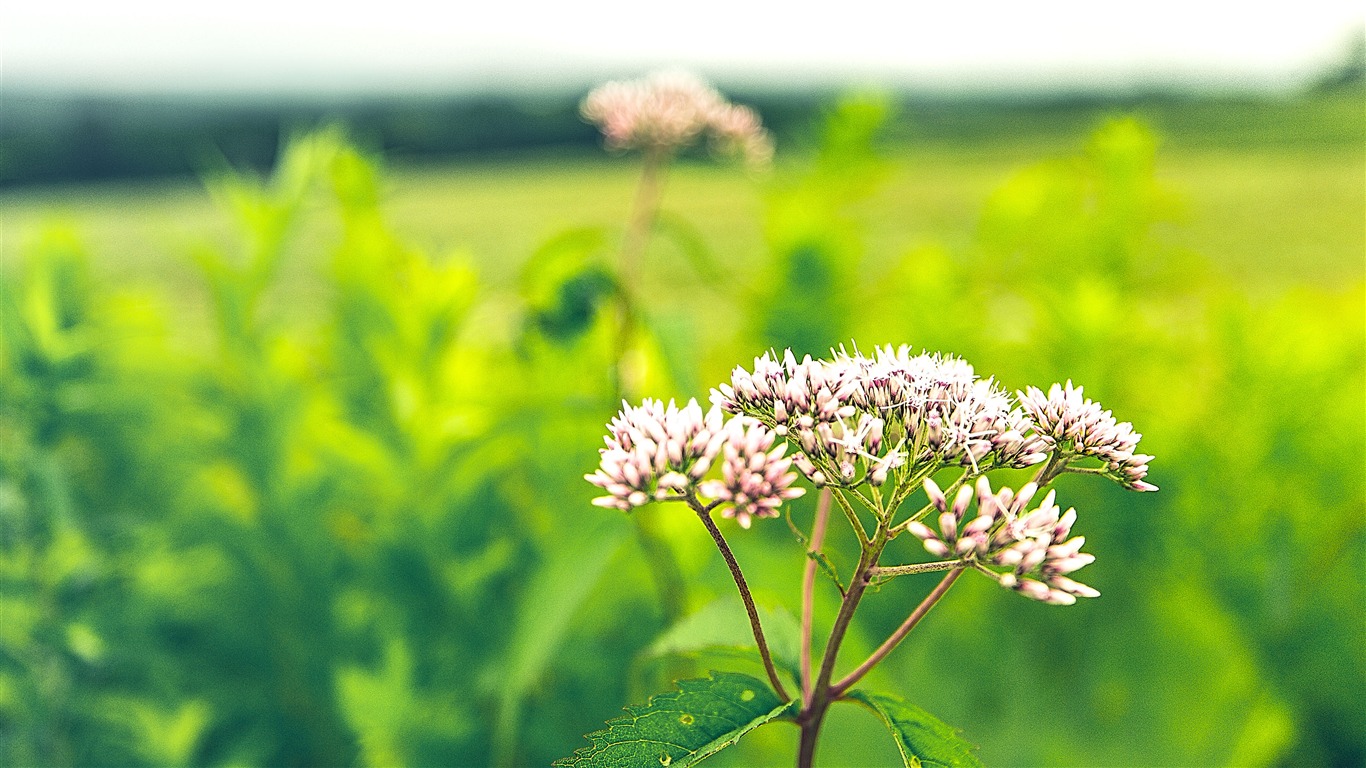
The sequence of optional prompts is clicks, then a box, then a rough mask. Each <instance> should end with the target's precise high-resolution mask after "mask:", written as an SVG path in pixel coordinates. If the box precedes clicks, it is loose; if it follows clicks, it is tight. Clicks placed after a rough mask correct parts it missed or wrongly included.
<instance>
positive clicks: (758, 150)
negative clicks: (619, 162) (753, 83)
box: [580, 71, 773, 164]
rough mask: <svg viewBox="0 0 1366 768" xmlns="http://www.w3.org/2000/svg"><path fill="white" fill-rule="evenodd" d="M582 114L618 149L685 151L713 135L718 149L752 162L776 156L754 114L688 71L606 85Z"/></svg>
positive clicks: (588, 99)
mask: <svg viewBox="0 0 1366 768" xmlns="http://www.w3.org/2000/svg"><path fill="white" fill-rule="evenodd" d="M580 112H581V114H582V115H583V117H584V119H585V120H587V121H589V122H591V123H593V124H595V125H597V126H598V128H599V129H600V130H601V131H602V134H603V136H604V137H605V138H606V140H607V145H608V146H609V147H611V148H613V149H658V150H674V149H680V148H682V147H686V146H688V145H689V144H692V143H693V141H695V140H696V139H697V138H698V137H699V136H701V135H702V134H703V133H707V134H709V135H710V137H711V140H712V142H713V145H714V146H715V147H716V148H717V149H720V150H722V151H727V152H736V153H739V154H741V155H743V156H744V157H745V158H746V160H747V161H749V162H750V163H752V164H762V163H765V162H767V161H768V160H769V159H770V158H771V157H772V155H773V143H772V140H771V138H770V137H769V134H768V131H766V130H764V127H763V125H762V124H761V123H760V121H759V116H758V114H757V113H755V112H754V110H752V109H750V108H749V107H745V106H741V105H738V104H732V103H730V102H728V101H726V99H725V97H724V96H722V95H721V94H720V93H718V92H717V91H716V89H714V88H712V87H711V86H709V85H707V84H706V83H705V82H703V81H702V80H700V79H698V78H697V77H696V76H694V75H692V74H690V73H687V72H680V71H663V72H655V73H653V74H650V75H646V76H645V77H643V78H640V79H639V80H628V81H613V82H609V83H605V84H603V85H601V86H598V87H597V88H595V89H593V91H592V92H591V93H589V94H588V96H587V97H586V98H585V99H584V101H583V104H582V105H581V108H580Z"/></svg>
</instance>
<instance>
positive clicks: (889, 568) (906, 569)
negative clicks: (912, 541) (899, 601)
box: [869, 560, 963, 577]
mask: <svg viewBox="0 0 1366 768" xmlns="http://www.w3.org/2000/svg"><path fill="white" fill-rule="evenodd" d="M962 565H963V561H962V560H939V561H935V562H933V563H915V564H913V565H879V566H875V567H874V568H872V569H871V570H870V571H869V573H870V574H871V575H872V576H874V577H876V576H909V575H912V574H916V573H935V572H937V571H949V570H953V569H954V568H959V567H962Z"/></svg>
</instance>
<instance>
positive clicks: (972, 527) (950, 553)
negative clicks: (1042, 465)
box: [907, 477, 1100, 605]
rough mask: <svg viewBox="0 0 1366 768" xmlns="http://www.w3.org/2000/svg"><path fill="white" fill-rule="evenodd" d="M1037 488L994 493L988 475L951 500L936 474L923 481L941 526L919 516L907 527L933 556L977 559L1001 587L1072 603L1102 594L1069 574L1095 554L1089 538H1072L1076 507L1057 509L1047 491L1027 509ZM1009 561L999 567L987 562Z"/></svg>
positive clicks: (1003, 490) (974, 560) (998, 564)
mask: <svg viewBox="0 0 1366 768" xmlns="http://www.w3.org/2000/svg"><path fill="white" fill-rule="evenodd" d="M1035 490H1036V488H1035V486H1034V484H1033V483H1030V484H1028V485H1026V486H1024V487H1023V488H1021V489H1020V492H1019V493H1018V494H1016V493H1015V492H1014V491H1012V490H1011V489H1009V488H1002V489H1001V491H1000V492H999V493H992V490H991V483H990V482H989V481H988V480H987V478H985V477H983V478H979V479H978V481H977V492H976V494H974V493H973V489H972V487H971V486H966V485H965V486H963V487H962V488H960V489H959V490H958V494H957V496H955V497H954V499H953V502H952V503H950V502H949V500H948V498H947V497H945V495H944V493H943V492H942V491H941V490H940V489H939V486H938V485H936V484H935V482H934V481H933V480H926V481H925V493H926V495H928V496H929V498H930V503H931V504H932V505H933V506H934V508H935V509H938V510H939V519H938V521H937V522H938V524H939V527H938V530H935V529H933V528H931V527H930V526H928V525H925V524H924V523H921V522H913V523H911V524H910V525H909V526H908V528H907V530H909V531H910V532H911V533H912V534H913V535H914V536H915V537H916V538H918V539H920V540H921V541H923V542H924V544H925V551H927V552H929V553H930V554H932V555H934V556H935V557H941V558H942V557H949V558H953V559H955V560H963V561H965V562H969V563H974V564H977V565H978V566H979V568H978V570H981V571H983V572H984V573H987V574H990V575H991V576H992V577H993V578H995V579H996V581H997V582H998V583H999V584H1000V585H1001V586H1003V587H1006V588H1008V589H1013V590H1015V591H1016V592H1019V593H1020V594H1022V595H1025V596H1026V597H1030V598H1033V599H1035V600H1040V601H1043V602H1046V603H1053V604H1055V605H1071V604H1073V603H1075V602H1077V598H1078V597H1098V596H1099V595H1100V592H1098V591H1096V590H1095V589H1093V588H1091V587H1089V586H1087V585H1085V584H1081V583H1078V582H1076V581H1073V580H1072V579H1071V578H1068V576H1067V574H1069V573H1072V572H1073V571H1076V570H1077V569H1079V568H1082V567H1083V566H1086V565H1089V564H1090V563H1091V562H1093V561H1094V560H1095V559H1096V558H1095V556H1094V555H1089V554H1085V553H1082V552H1081V547H1082V545H1083V544H1085V543H1086V539H1085V538H1084V537H1081V536H1075V537H1072V538H1068V536H1069V534H1070V533H1071V531H1072V524H1073V523H1074V522H1076V519H1077V512H1076V510H1075V509H1068V510H1067V512H1065V513H1062V514H1059V509H1058V505H1057V504H1055V503H1054V493H1053V491H1049V492H1048V495H1047V496H1045V497H1044V500H1043V502H1042V503H1040V504H1039V506H1038V507H1037V508H1036V509H1034V510H1032V511H1030V512H1025V511H1024V509H1025V507H1026V506H1027V505H1028V504H1029V502H1030V500H1031V499H1032V498H1033V497H1034V492H1035ZM974 495H975V496H976V498H977V516H976V517H974V518H972V519H971V520H968V521H967V522H966V523H965V522H964V520H965V517H966V512H967V509H968V504H969V502H970V501H971V500H972V498H973V496H974ZM989 565H990V566H998V567H999V566H1005V567H1006V568H1008V569H1009V570H1006V571H996V570H993V569H991V568H988V567H987V566H989Z"/></svg>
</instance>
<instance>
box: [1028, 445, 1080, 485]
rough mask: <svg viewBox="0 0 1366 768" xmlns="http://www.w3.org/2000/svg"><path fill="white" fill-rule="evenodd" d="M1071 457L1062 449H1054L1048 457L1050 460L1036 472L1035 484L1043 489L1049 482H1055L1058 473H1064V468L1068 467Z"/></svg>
mask: <svg viewBox="0 0 1366 768" xmlns="http://www.w3.org/2000/svg"><path fill="white" fill-rule="evenodd" d="M1070 458H1071V456H1070V455H1069V454H1066V453H1063V452H1062V451H1060V450H1056V449H1055V450H1054V451H1053V453H1052V454H1051V455H1050V456H1049V457H1048V462H1047V463H1045V464H1044V465H1043V466H1042V467H1040V468H1039V471H1038V472H1036V473H1034V484H1035V485H1037V486H1038V487H1039V490H1041V491H1042V490H1043V489H1044V488H1046V487H1048V484H1049V483H1051V482H1053V480H1054V479H1055V478H1057V476H1058V475H1061V474H1062V473H1063V470H1065V469H1067V462H1068V460H1069V459H1070Z"/></svg>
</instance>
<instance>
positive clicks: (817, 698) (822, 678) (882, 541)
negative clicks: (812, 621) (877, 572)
mask: <svg viewBox="0 0 1366 768" xmlns="http://www.w3.org/2000/svg"><path fill="white" fill-rule="evenodd" d="M835 495H836V497H837V498H838V496H839V494H835ZM887 534H888V528H887V525H886V522H885V521H880V522H879V523H878V527H877V532H876V533H875V534H874V536H873V540H872V541H870V542H867V543H866V544H864V546H863V553H862V554H861V555H860V556H859V562H858V567H857V568H856V569H855V570H854V577H853V580H852V581H850V583H849V591H848V592H846V593H845V594H844V602H842V603H840V610H839V613H838V614H837V615H836V616H835V624H834V626H833V627H832V628H831V630H830V639H829V640H828V641H827V642H826V644H825V656H824V657H823V658H822V659H821V670H820V674H819V675H818V676H817V677H816V683H815V685H814V686H812V692H811V702H810V704H809V705H807V706H804V707H802V710H801V712H800V713H799V714H798V715H797V725H798V726H799V727H800V728H801V730H802V735H801V742H800V746H799V747H798V750H797V766H798V768H811V761H812V760H813V759H815V755H816V739H817V737H818V736H819V735H820V728H821V723H822V722H823V721H824V720H825V711H826V710H827V709H829V708H830V704H831V703H833V702H834V700H835V699H836V697H835V696H834V695H832V692H831V688H830V678H831V676H832V675H833V674H834V672H835V660H836V658H838V656H839V649H840V644H841V643H843V642H844V636H845V634H846V633H847V632H848V631H849V623H850V622H851V621H852V620H853V618H854V611H855V610H856V609H857V608H858V604H859V601H860V600H862V599H863V593H864V592H865V591H866V590H867V589H868V584H869V582H870V577H871V572H872V569H873V567H874V566H876V565H877V560H878V557H880V556H881V555H882V549H883V547H885V546H887Z"/></svg>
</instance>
